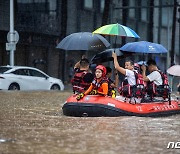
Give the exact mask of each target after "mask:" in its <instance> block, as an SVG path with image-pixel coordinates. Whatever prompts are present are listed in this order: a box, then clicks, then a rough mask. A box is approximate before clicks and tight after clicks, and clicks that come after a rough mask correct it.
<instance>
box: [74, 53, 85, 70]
mask: <svg viewBox="0 0 180 154" xmlns="http://www.w3.org/2000/svg"><path fill="white" fill-rule="evenodd" d="M84 58H85V55H82V57H81V59H84ZM80 61H81V60H80ZM80 61H78V62H77V63H76V64H75V65H74V69H77V68H80Z"/></svg>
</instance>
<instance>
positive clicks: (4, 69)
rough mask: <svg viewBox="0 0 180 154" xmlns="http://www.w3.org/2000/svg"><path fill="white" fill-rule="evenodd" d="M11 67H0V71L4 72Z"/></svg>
mask: <svg viewBox="0 0 180 154" xmlns="http://www.w3.org/2000/svg"><path fill="white" fill-rule="evenodd" d="M10 69H11V67H0V73H4V72H6V71H7V70H10Z"/></svg>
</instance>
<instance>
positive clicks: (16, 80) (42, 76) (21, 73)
mask: <svg viewBox="0 0 180 154" xmlns="http://www.w3.org/2000/svg"><path fill="white" fill-rule="evenodd" d="M0 90H61V91H62V90H64V84H63V82H62V81H61V80H60V79H57V78H53V77H50V76H48V75H47V74H46V73H44V72H43V71H41V70H39V69H37V68H33V67H27V66H0Z"/></svg>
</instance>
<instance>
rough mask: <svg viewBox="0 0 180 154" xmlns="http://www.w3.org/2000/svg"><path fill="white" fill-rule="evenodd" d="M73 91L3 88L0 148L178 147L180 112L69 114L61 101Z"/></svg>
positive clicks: (28, 152) (17, 151)
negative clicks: (162, 114) (157, 115)
mask: <svg viewBox="0 0 180 154" xmlns="http://www.w3.org/2000/svg"><path fill="white" fill-rule="evenodd" d="M70 95H71V92H68V91H64V92H3V91H0V154H68V153H70V154H166V153H167V154H176V153H177V154H178V153H180V149H179V148H180V144H179V143H178V142H180V114H179V115H174V116H169V117H160V118H150V117H134V116H130V117H93V118H91V117H67V116H64V115H63V114H62V106H63V104H64V101H65V100H66V98H67V97H68V96H70ZM169 142H174V143H177V147H176V149H175V148H171V147H170V148H169V149H168V148H167V146H168V143H169Z"/></svg>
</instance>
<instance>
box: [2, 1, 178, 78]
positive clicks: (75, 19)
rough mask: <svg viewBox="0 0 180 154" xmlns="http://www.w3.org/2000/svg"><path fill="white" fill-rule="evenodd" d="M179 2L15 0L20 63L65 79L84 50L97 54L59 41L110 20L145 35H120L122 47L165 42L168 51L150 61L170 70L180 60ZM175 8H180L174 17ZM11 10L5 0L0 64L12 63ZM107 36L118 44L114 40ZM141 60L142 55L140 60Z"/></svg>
mask: <svg viewBox="0 0 180 154" xmlns="http://www.w3.org/2000/svg"><path fill="white" fill-rule="evenodd" d="M175 2H177V3H175ZM174 3H175V4H174ZM179 3H180V2H179V0H177V1H176V0H174V1H173V0H157V1H155V0H112V1H111V0H67V1H65V0H14V8H15V11H14V17H15V21H14V23H15V25H14V27H15V30H16V31H17V32H18V33H19V37H20V39H19V42H18V43H17V44H16V51H15V59H14V61H15V65H27V66H33V67H37V68H39V69H41V70H43V71H45V72H46V73H47V74H49V75H52V76H54V77H58V78H61V79H63V80H64V81H66V79H67V76H68V69H69V67H70V65H71V64H75V63H76V62H77V61H78V60H79V59H80V58H81V55H82V54H86V56H87V57H88V58H89V59H91V58H92V57H93V55H94V54H95V52H88V51H86V52H82V51H77V52H69V51H62V50H60V49H57V48H56V46H57V44H58V43H59V42H60V41H61V40H62V39H63V38H64V37H65V36H67V35H69V34H71V33H75V32H92V31H94V30H95V29H97V28H99V27H100V26H102V24H103V21H104V20H103V19H105V22H104V23H105V24H111V23H120V24H122V25H126V26H128V27H130V28H132V29H133V30H134V31H136V32H137V34H138V35H139V36H140V39H133V38H126V39H122V38H121V37H118V40H117V45H118V46H117V47H121V46H122V45H123V44H125V43H126V42H132V41H141V40H145V41H151V42H155V43H160V44H162V45H163V46H165V47H166V48H167V49H168V51H169V52H168V53H167V54H162V55H148V56H145V60H147V59H148V57H149V56H151V57H152V58H154V59H155V60H156V61H157V63H158V65H159V67H160V68H161V69H162V70H164V71H165V69H166V68H168V67H169V66H170V65H171V63H170V62H171V59H172V57H173V56H174V57H173V58H174V63H176V64H179V54H180V45H179V44H180V43H179V42H180V30H179V27H180V23H179V22H178V21H179V18H180V12H179V11H178V10H179V8H180V6H179ZM174 6H176V7H177V9H176V16H175V18H174V17H173V9H174ZM9 9H10V3H9V1H6V0H0V65H8V64H9V51H6V43H7V33H8V31H9V24H10V23H9V16H10V13H9ZM174 20H175V22H174ZM173 23H175V33H173ZM106 38H107V40H108V41H109V42H110V43H111V48H113V47H114V38H113V37H106ZM172 38H173V40H174V47H173V42H172ZM172 48H174V53H173V56H172V55H171V50H172ZM133 58H134V57H133ZM142 58H143V57H142V55H141V54H137V56H135V61H139V60H142Z"/></svg>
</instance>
